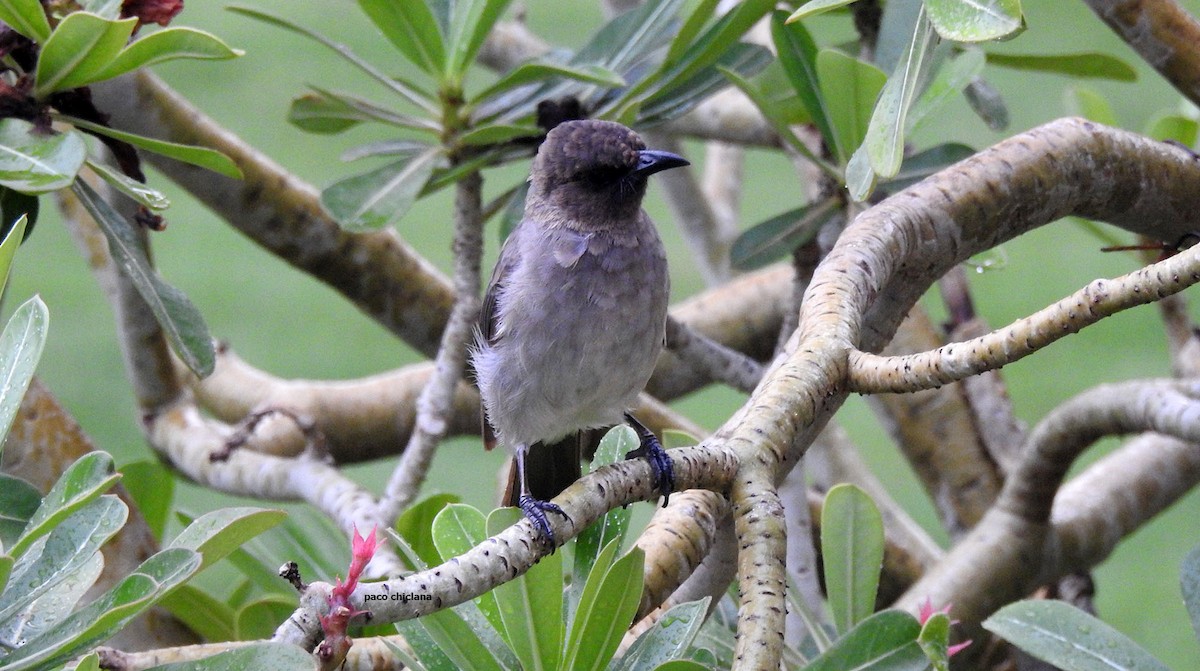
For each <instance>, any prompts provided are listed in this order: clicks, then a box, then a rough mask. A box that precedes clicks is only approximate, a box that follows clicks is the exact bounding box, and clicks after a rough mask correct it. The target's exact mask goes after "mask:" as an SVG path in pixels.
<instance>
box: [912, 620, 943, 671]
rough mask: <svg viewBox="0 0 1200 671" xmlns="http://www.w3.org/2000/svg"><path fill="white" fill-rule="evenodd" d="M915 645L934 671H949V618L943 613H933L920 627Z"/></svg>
mask: <svg viewBox="0 0 1200 671" xmlns="http://www.w3.org/2000/svg"><path fill="white" fill-rule="evenodd" d="M917 644H918V645H920V646H921V649H922V650H924V651H925V656H926V657H928V658H929V661H930V662H932V663H933V669H934V671H950V618H949V616H947V615H946V614H945V613H934V614H933V615H930V616H929V619H928V620H925V624H923V625H921V634H920V635H919V636H917Z"/></svg>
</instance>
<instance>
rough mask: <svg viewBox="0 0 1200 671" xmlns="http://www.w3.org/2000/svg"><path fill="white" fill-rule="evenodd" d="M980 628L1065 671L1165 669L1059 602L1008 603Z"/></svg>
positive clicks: (1124, 639) (1116, 633)
mask: <svg viewBox="0 0 1200 671" xmlns="http://www.w3.org/2000/svg"><path fill="white" fill-rule="evenodd" d="M983 626H984V628H985V629H987V630H988V631H990V632H992V633H994V634H996V635H998V636H1000V637H1002V638H1004V639H1005V640H1007V641H1008V642H1010V643H1012V644H1013V645H1015V646H1017V647H1018V648H1021V649H1022V650H1024V651H1025V652H1028V653H1029V654H1031V655H1033V656H1034V657H1037V658H1038V659H1041V660H1043V661H1046V662H1049V663H1050V664H1052V665H1054V666H1056V667H1058V668H1060V669H1063V671H1118V670H1128V671H1134V670H1135V669H1136V670H1137V671H1168V669H1167V666H1166V665H1165V664H1163V663H1162V662H1160V661H1158V660H1157V659H1155V658H1154V657H1153V656H1152V655H1151V654H1150V653H1148V652H1146V651H1145V650H1144V649H1143V648H1141V647H1140V646H1139V645H1138V644H1136V643H1134V642H1133V641H1132V640H1130V639H1129V637H1127V636H1125V635H1124V634H1122V633H1121V632H1119V631H1117V630H1116V629H1113V628H1112V627H1110V626H1108V625H1107V624H1105V623H1104V622H1102V621H1100V620H1099V619H1097V618H1096V617H1094V616H1092V615H1089V614H1087V613H1085V612H1083V611H1081V610H1079V609H1078V608H1076V607H1074V606H1072V605H1070V604H1067V603H1063V602H1062V601H1052V600H1041V601H1018V602H1016V603H1011V604H1009V605H1007V606H1005V607H1003V608H1001V609H1000V610H998V611H996V613H995V614H993V615H992V616H991V617H989V618H988V619H987V620H985V621H984V623H983Z"/></svg>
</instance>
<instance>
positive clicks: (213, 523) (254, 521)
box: [169, 508, 287, 571]
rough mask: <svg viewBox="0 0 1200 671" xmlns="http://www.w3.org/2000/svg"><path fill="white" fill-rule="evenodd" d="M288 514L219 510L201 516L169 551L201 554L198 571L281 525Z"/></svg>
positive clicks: (251, 509)
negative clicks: (183, 549) (182, 549)
mask: <svg viewBox="0 0 1200 671" xmlns="http://www.w3.org/2000/svg"><path fill="white" fill-rule="evenodd" d="M286 517H287V513H285V512H283V511H282V510H269V509H264V508H222V509H220V510H214V511H212V512H210V513H206V514H204V515H201V516H200V517H198V518H197V519H196V521H194V522H192V523H191V524H189V525H188V526H187V528H186V529H184V530H183V531H182V532H180V534H179V535H178V536H176V537H175V540H173V541H171V544H170V546H169V547H174V548H187V549H189V550H195V551H196V552H199V553H200V556H201V557H203V559H204V561H203V562H202V563H201V564H200V569H199V570H201V571H203V570H204V569H206V568H208V567H209V566H212V564H213V563H214V562H216V561H217V560H219V559H222V558H223V557H225V556H227V555H229V554H230V553H231V552H233V551H234V550H236V549H237V548H239V547H241V546H242V545H244V544H245V543H246V542H247V541H249V540H250V539H251V538H254V537H255V536H257V535H259V534H261V533H262V532H264V531H266V530H267V529H271V528H273V527H275V526H277V525H278V524H279V523H281V522H283V520H284V518H286Z"/></svg>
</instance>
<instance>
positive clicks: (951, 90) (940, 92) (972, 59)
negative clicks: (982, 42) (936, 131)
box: [908, 48, 987, 134]
mask: <svg viewBox="0 0 1200 671" xmlns="http://www.w3.org/2000/svg"><path fill="white" fill-rule="evenodd" d="M986 63H987V59H986V57H985V56H984V55H983V52H982V51H980V50H979V49H975V48H968V49H964V50H963V51H962V52H961V53H959V54H958V55H957V56H955V57H954V58H953V59H951V60H950V61H949V62H948V63H946V64H944V65H943V66H942V67H941V68H939V69H938V73H937V74H936V75H934V78H933V81H931V82H930V83H929V88H927V89H925V92H924V93H922V94H921V97H920V98H918V99H917V102H916V103H914V104H913V106H912V109H911V110H909V113H908V132H909V133H910V134H911V133H912V132H914V131H915V130H917V129H918V128H921V127H922V122H924V121H926V120H928V119H930V118H932V115H933V113H934V112H935V111H937V110H938V109H939V108H940V107H942V106H943V105H945V104H946V103H947V102H949V101H950V100H951V99H953V98H954V97H955V96H957V95H959V94H961V93H962V92H963V90H964V89H966V88H967V85H969V84H970V83H971V82H972V81H974V80H975V79H976V78H977V77H979V75H980V74H981V73H982V72H983V67H984V65H985V64H986Z"/></svg>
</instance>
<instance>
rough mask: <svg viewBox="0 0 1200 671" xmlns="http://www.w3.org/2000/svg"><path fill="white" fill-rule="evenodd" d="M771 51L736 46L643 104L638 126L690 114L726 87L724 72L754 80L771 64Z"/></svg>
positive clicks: (731, 46) (755, 47) (752, 45)
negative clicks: (754, 77) (734, 73)
mask: <svg viewBox="0 0 1200 671" xmlns="http://www.w3.org/2000/svg"><path fill="white" fill-rule="evenodd" d="M772 58H773V56H772V54H771V51H770V50H769V49H767V48H766V47H763V46H760V45H757V44H747V43H744V42H735V43H734V44H731V45H730V46H729V48H728V49H726V50H725V52H724V53H722V54H721V55H720V56H718V57H717V62H716V63H714V64H713V65H710V66H706V67H703V68H701V69H700V70H699V71H697V72H696V73H695V74H694V75H692V76H691V77H689V78H687V79H684V80H681V81H678V82H676V83H674V84H672V85H670V86H668V87H665V88H663V89H661V90H659V91H658V92H657V93H655V94H654V95H652V96H650V97H649V98H647V99H646V100H645V101H643V103H642V106H641V108H640V110H638V123H639V124H642V123H655V122H661V121H669V120H671V119H674V118H677V117H679V116H682V115H684V114H686V113H687V112H689V111H691V110H692V109H693V108H695V107H696V106H697V105H699V104H700V103H701V102H703V101H704V100H706V99H707V98H709V97H710V96H712V95H713V94H714V93H716V92H717V91H720V90H721V89H723V88H725V87H726V86H729V83H730V82H729V78H728V77H726V76H725V74H724V73H725V72H736V73H737V74H739V75H740V76H742V77H753V76H754V75H756V74H758V73H759V72H761V71H763V70H764V69H765V68H766V67H767V66H768V65H769V64H770V63H771V60H772Z"/></svg>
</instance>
